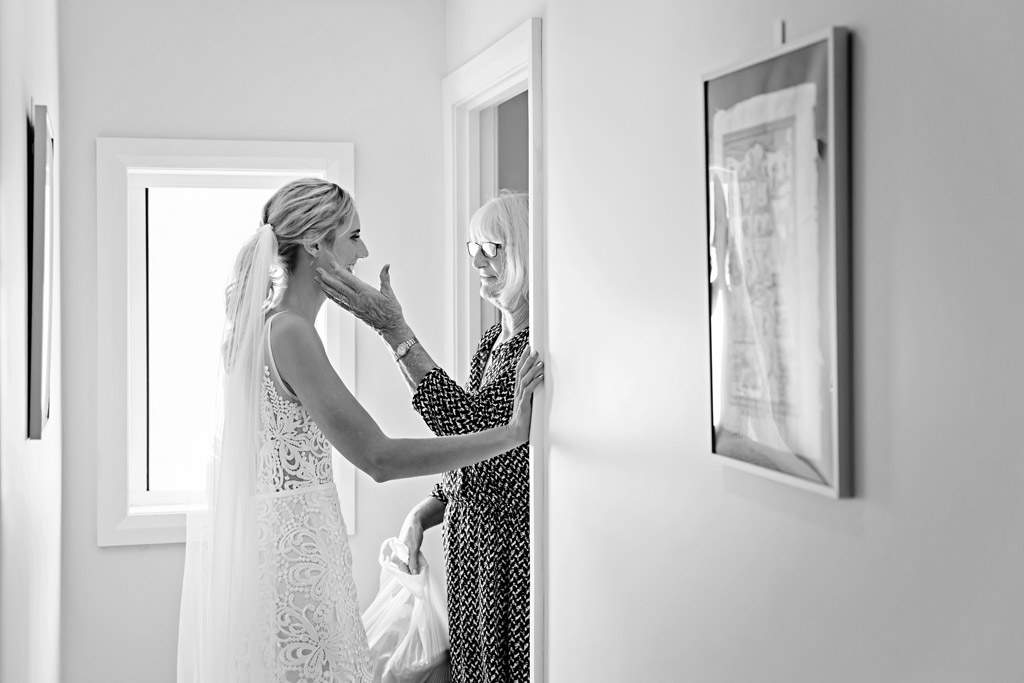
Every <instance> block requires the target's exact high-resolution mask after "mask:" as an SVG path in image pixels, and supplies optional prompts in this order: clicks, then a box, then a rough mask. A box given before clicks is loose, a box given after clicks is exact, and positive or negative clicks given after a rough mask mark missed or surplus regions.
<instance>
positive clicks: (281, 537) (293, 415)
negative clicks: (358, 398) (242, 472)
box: [256, 368, 373, 683]
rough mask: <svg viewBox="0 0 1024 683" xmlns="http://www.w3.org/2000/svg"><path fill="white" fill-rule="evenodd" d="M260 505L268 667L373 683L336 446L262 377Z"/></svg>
mask: <svg viewBox="0 0 1024 683" xmlns="http://www.w3.org/2000/svg"><path fill="white" fill-rule="evenodd" d="M260 427H261V429H260V446H261V448H260V462H259V464H260V467H259V475H258V476H259V481H258V483H257V488H258V493H257V497H256V506H257V509H256V515H257V525H258V529H257V533H258V538H259V563H260V600H259V615H258V616H259V620H260V623H261V625H262V629H263V638H262V642H263V643H264V644H265V645H266V646H265V647H264V648H263V657H262V660H263V661H262V664H263V668H264V670H265V671H266V672H267V674H268V675H272V678H271V680H273V681H275V682H281V683H364V682H369V681H372V680H373V674H372V668H371V665H370V657H369V654H368V646H367V642H366V631H365V630H364V628H363V623H362V620H361V618H360V616H359V603H358V600H357V597H356V584H355V579H354V578H353V576H352V551H351V549H350V547H349V544H348V532H347V530H346V528H345V520H344V518H343V517H342V514H341V506H340V505H339V502H338V492H337V489H336V488H335V487H334V484H333V475H332V471H331V445H330V443H329V442H328V441H327V439H326V438H324V435H323V433H322V432H321V431H320V428H319V427H317V425H316V423H315V422H313V420H312V418H311V417H310V415H309V413H308V412H306V410H305V408H303V407H302V406H301V405H300V404H298V403H295V402H293V401H289V400H286V399H285V398H283V397H282V396H281V395H280V394H279V393H278V391H277V388H276V387H275V385H274V382H273V380H272V379H271V377H270V370H269V368H265V372H264V379H263V391H262V394H261V401H260Z"/></svg>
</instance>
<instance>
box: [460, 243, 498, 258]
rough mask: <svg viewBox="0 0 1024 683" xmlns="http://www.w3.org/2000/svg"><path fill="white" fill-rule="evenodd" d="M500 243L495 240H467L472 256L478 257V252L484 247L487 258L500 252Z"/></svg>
mask: <svg viewBox="0 0 1024 683" xmlns="http://www.w3.org/2000/svg"><path fill="white" fill-rule="evenodd" d="M500 246H501V245H500V244H495V243H494V242H466V249H467V250H468V251H469V256H470V258H476V253H477V252H478V251H480V250H481V249H483V252H484V256H486V257H487V258H494V257H495V256H496V255H497V254H498V248H499V247H500Z"/></svg>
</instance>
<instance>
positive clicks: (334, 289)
mask: <svg viewBox="0 0 1024 683" xmlns="http://www.w3.org/2000/svg"><path fill="white" fill-rule="evenodd" d="M331 266H332V269H331V270H330V271H326V270H323V269H320V270H318V271H317V274H318V275H317V277H316V281H317V283H318V284H319V285H320V287H321V289H323V290H324V293H325V294H326V295H327V297H328V298H329V299H330V300H331V301H333V302H334V303H336V304H338V306H340V307H341V308H343V309H345V310H346V311H349V312H350V313H352V314H353V315H354V316H356V317H357V318H359V319H360V320H362V321H363V322H364V323H366V324H367V325H369V326H370V327H371V328H373V330H374V331H376V332H377V334H379V335H380V336H381V337H382V338H383V339H384V341H385V343H387V345H388V346H390V347H391V351H392V353H394V352H395V350H396V349H398V346H399V344H401V343H403V342H405V341H408V340H409V339H412V338H413V337H415V336H416V335H415V334H414V333H413V331H412V328H411V327H409V324H408V323H407V322H406V321H405V314H404V313H403V312H402V304H401V303H399V301H398V297H397V296H396V295H395V290H394V289H392V288H391V265H390V264H388V265H385V266H384V267H383V268H381V271H380V289H379V290H377V289H374V288H373V287H371V286H370V285H368V284H367V283H365V282H363V281H362V280H360V279H359V278H357V277H356V276H355V275H353V274H351V273H349V272H348V271H347V270H345V269H344V268H340V267H338V264H337V263H333V262H332V264H331ZM399 365H400V366H401V368H402V374H403V375H404V376H405V381H406V383H407V384H408V385H409V388H410V389H413V390H415V389H416V387H417V386H419V384H420V382H422V381H423V378H424V377H426V376H427V373H429V372H430V371H431V370H433V369H434V368H436V367H438V365H437V363H435V362H434V359H433V358H431V357H430V354H429V353H427V350H426V349H425V348H423V344H421V343H416V344H414V345H413V346H412V348H410V349H409V351H408V352H407V353H406V354H405V355H404V356H403V357H402V358H401V359H400V360H399Z"/></svg>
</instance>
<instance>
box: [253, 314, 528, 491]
mask: <svg viewBox="0 0 1024 683" xmlns="http://www.w3.org/2000/svg"><path fill="white" fill-rule="evenodd" d="M270 344H271V348H272V350H273V353H274V359H275V361H276V363H277V369H278V372H279V373H280V374H281V377H282V379H283V380H284V381H285V382H286V383H287V384H288V386H289V387H291V389H292V391H294V392H295V395H296V396H298V398H299V401H300V402H301V403H302V405H303V406H304V407H305V408H306V410H307V411H308V412H309V414H310V415H311V416H312V418H313V420H314V421H315V422H316V424H317V426H319V427H320V430H321V431H322V432H323V433H324V435H325V436H326V437H327V438H328V440H329V441H330V442H331V443H332V444H333V445H334V447H335V448H337V449H338V450H339V451H340V452H341V454H342V455H343V456H344V457H345V458H346V459H347V460H349V461H350V462H351V463H352V464H353V465H355V466H356V467H358V468H359V469H361V470H363V471H364V472H366V473H367V474H369V475H370V476H371V477H373V478H374V480H376V481H387V480H389V479H401V478H405V477H417V476H421V475H425V474H436V473H439V472H447V471H449V470H454V469H458V468H460V467H465V466H467V465H472V464H474V463H477V462H480V461H481V460H487V459H488V458H492V457H494V456H496V455H499V454H501V453H504V452H506V451H509V450H511V449H513V448H515V447H516V446H519V445H521V444H523V443H526V441H527V440H528V439H529V436H530V412H531V406H532V401H531V397H532V395H533V391H534V389H535V388H536V387H537V386H538V385H539V384H540V382H541V380H542V379H543V374H542V368H543V366H542V365H541V364H540V363H539V361H538V360H537V358H536V354H530V355H529V356H526V355H524V356H523V358H522V359H521V360H520V364H519V368H518V370H517V377H518V378H519V381H518V384H517V387H516V407H515V410H514V412H513V418H512V421H511V422H510V423H509V424H508V425H507V426H504V427H497V428H494V429H488V430H486V431H482V432H477V433H475V434H466V435H462V436H447V437H438V438H427V439H401V438H399V439H395V438H391V437H389V436H387V435H386V434H384V432H383V431H381V429H380V427H379V426H378V425H377V422H376V421H375V420H374V419H373V417H371V416H370V414H369V413H368V412H366V409H364V408H363V406H362V405H361V404H360V403H359V401H357V400H356V398H355V396H353V395H352V392H350V391H349V390H348V387H346V386H345V383H344V382H342V381H341V378H340V377H338V374H337V373H336V372H335V371H334V368H333V367H332V366H331V363H330V361H329V360H328V359H327V354H326V352H325V351H324V347H323V343H322V342H321V340H320V336H319V335H318V334H317V333H316V330H315V329H313V326H312V325H310V324H309V323H308V322H306V321H305V320H304V319H302V318H300V317H299V316H297V315H289V314H286V315H281V316H279V317H278V318H277V319H276V320H275V324H274V325H273V327H272V328H271V334H270Z"/></svg>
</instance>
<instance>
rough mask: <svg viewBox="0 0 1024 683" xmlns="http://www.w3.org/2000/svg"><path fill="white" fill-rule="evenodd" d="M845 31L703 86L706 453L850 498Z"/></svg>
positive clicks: (802, 44)
mask: <svg viewBox="0 0 1024 683" xmlns="http://www.w3.org/2000/svg"><path fill="white" fill-rule="evenodd" d="M848 84H849V81H848V34H847V31H846V30H845V29H843V28H838V27H835V28H831V29H829V30H828V31H826V32H824V33H822V34H819V35H816V36H812V37H810V38H808V39H807V40H803V41H800V42H799V43H793V44H790V45H786V46H785V47H783V48H781V49H778V50H776V51H774V52H772V53H771V54H768V55H765V56H763V57H761V58H758V59H756V60H752V61H750V62H747V63H744V64H741V65H739V66H735V67H731V68H729V69H725V70H722V71H720V72H717V73H714V74H710V75H708V76H706V77H705V78H704V116H705V118H704V128H705V134H706V153H705V158H706V162H707V163H706V169H707V172H706V181H707V237H708V242H707V244H708V277H709V282H710V298H709V308H708V311H709V315H708V323H709V334H710V338H711V404H712V442H711V443H712V452H713V453H714V455H715V457H716V458H718V459H720V460H721V461H722V462H724V463H727V464H729V465H731V466H735V467H738V468H740V469H743V470H746V471H748V472H753V473H756V474H759V475H762V476H765V477H768V478H771V479H775V480H777V481H781V482H785V483H788V484H792V485H794V486H798V487H800V488H804V489H807V490H811V491H815V492H818V493H822V494H825V495H828V496H832V497H836V498H838V497H846V496H851V495H853V491H852V476H851V447H852V443H851V437H852V430H851V420H850V371H849V370H850V368H849V365H850V350H849V341H850V305H849V298H850V267H849V258H850V249H849V240H850V238H849V168H848V165H849V107H850V102H849V90H848V88H849V85H848Z"/></svg>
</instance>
